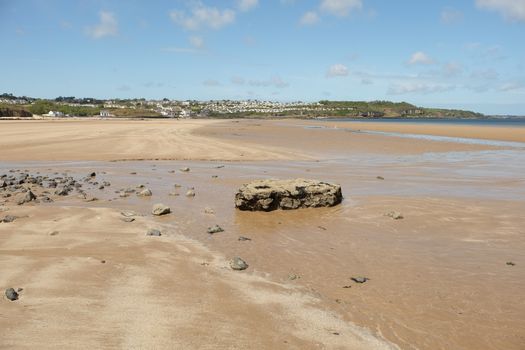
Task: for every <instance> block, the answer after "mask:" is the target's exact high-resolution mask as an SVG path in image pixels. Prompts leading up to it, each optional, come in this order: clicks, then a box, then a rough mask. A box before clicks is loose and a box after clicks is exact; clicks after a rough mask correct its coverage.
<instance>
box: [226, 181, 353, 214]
mask: <svg viewBox="0 0 525 350" xmlns="http://www.w3.org/2000/svg"><path fill="white" fill-rule="evenodd" d="M342 200H343V196H342V193H341V186H339V185H335V184H329V183H326V182H321V181H316V180H305V179H293V180H258V181H254V182H251V183H249V184H244V185H243V186H242V187H241V188H240V189H239V191H238V192H237V194H236V195H235V207H237V208H238V209H240V210H251V211H271V210H276V209H283V210H290V209H298V208H316V207H332V206H334V205H337V204H339V203H341V201H342Z"/></svg>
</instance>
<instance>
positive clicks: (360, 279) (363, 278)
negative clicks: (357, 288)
mask: <svg viewBox="0 0 525 350" xmlns="http://www.w3.org/2000/svg"><path fill="white" fill-rule="evenodd" d="M350 279H351V280H352V281H354V282H355V283H365V282H366V281H368V280H370V278H368V277H351V278H350Z"/></svg>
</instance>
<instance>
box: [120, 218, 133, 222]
mask: <svg viewBox="0 0 525 350" xmlns="http://www.w3.org/2000/svg"><path fill="white" fill-rule="evenodd" d="M120 220H122V221H124V222H133V221H135V218H126V217H124V218H121V219H120Z"/></svg>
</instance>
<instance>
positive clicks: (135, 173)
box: [129, 171, 137, 175]
mask: <svg viewBox="0 0 525 350" xmlns="http://www.w3.org/2000/svg"><path fill="white" fill-rule="evenodd" d="M129 174H130V175H137V172H136V171H132V172H131V173H129Z"/></svg>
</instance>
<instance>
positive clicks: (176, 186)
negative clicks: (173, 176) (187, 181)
mask: <svg viewBox="0 0 525 350" xmlns="http://www.w3.org/2000/svg"><path fill="white" fill-rule="evenodd" d="M173 187H175V188H180V187H182V185H179V184H174V185H173Z"/></svg>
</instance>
